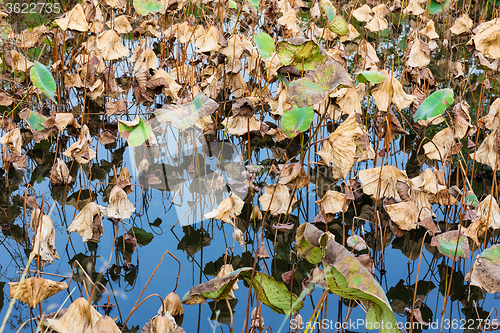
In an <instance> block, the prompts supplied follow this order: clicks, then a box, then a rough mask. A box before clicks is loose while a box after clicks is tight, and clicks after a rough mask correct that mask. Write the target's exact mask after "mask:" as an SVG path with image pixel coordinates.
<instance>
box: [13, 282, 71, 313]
mask: <svg viewBox="0 0 500 333" xmlns="http://www.w3.org/2000/svg"><path fill="white" fill-rule="evenodd" d="M66 288H68V285H67V284H66V282H56V281H52V280H47V279H44V278H41V277H30V278H27V279H25V280H23V281H22V282H9V292H10V297H12V298H14V297H15V299H17V300H19V301H21V302H23V303H26V304H28V306H29V307H30V308H32V309H34V308H35V306H37V305H38V304H40V302H42V301H43V300H44V299H47V298H49V297H51V296H53V295H55V294H57V293H58V292H60V291H61V290H64V289H66Z"/></svg>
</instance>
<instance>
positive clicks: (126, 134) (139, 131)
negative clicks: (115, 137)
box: [118, 116, 153, 147]
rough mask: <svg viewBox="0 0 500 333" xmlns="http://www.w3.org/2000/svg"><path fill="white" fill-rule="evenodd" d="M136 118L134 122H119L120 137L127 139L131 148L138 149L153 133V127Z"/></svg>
mask: <svg viewBox="0 0 500 333" xmlns="http://www.w3.org/2000/svg"><path fill="white" fill-rule="evenodd" d="M138 117H139V116H136V118H135V120H134V121H132V122H125V121H121V120H119V121H118V130H119V131H120V136H121V137H123V138H125V139H127V142H128V145H129V146H130V147H137V146H140V145H142V144H143V143H144V141H146V140H147V138H149V137H150V136H151V134H152V133H153V130H152V129H151V126H150V125H149V124H148V123H147V122H145V121H144V120H142V119H138Z"/></svg>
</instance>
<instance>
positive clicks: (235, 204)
mask: <svg viewBox="0 0 500 333" xmlns="http://www.w3.org/2000/svg"><path fill="white" fill-rule="evenodd" d="M244 204H245V202H244V201H243V200H241V199H240V197H238V196H237V195H236V194H234V193H233V192H231V193H230V194H229V197H227V198H226V199H224V200H222V202H221V203H220V204H219V206H218V207H217V208H216V209H214V210H213V211H211V212H210V213H207V214H205V215H204V217H205V218H207V219H212V218H214V219H217V220H221V221H223V222H226V223H229V224H230V225H232V226H234V223H233V221H232V220H233V219H235V218H236V217H237V216H238V215H240V214H241V210H242V209H243V205H244Z"/></svg>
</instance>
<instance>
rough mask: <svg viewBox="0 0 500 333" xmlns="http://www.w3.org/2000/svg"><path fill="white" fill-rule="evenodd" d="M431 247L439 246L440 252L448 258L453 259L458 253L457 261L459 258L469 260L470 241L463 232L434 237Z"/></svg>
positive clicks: (456, 231)
mask: <svg viewBox="0 0 500 333" xmlns="http://www.w3.org/2000/svg"><path fill="white" fill-rule="evenodd" d="M457 243H458V247H457ZM431 245H432V246H437V248H438V250H439V252H440V253H441V254H442V255H445V256H447V257H448V258H451V259H453V258H454V257H455V252H456V257H455V260H458V259H459V258H464V259H469V241H468V239H467V236H465V235H464V233H463V232H461V231H458V230H452V231H447V232H445V233H442V234H439V235H437V236H434V237H432V240H431Z"/></svg>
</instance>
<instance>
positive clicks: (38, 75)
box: [30, 61, 56, 102]
mask: <svg viewBox="0 0 500 333" xmlns="http://www.w3.org/2000/svg"><path fill="white" fill-rule="evenodd" d="M30 79H31V81H32V82H33V85H34V86H35V87H37V88H38V89H40V91H41V92H43V93H44V94H45V95H47V96H48V97H49V98H50V99H51V100H52V101H54V93H55V91H56V82H55V81H54V78H53V77H52V74H51V73H50V71H49V70H48V69H47V67H45V66H44V65H42V64H41V63H39V62H38V61H35V64H34V65H33V67H31V70H30ZM54 102H55V101H54Z"/></svg>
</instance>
